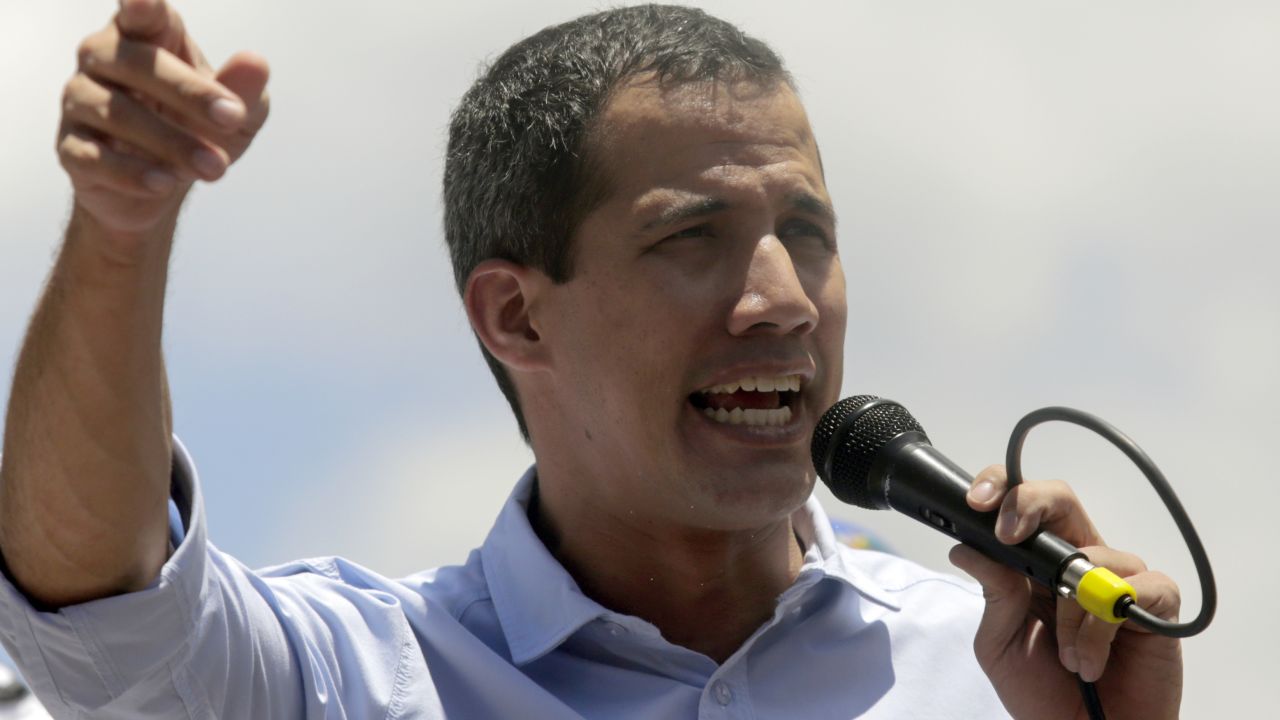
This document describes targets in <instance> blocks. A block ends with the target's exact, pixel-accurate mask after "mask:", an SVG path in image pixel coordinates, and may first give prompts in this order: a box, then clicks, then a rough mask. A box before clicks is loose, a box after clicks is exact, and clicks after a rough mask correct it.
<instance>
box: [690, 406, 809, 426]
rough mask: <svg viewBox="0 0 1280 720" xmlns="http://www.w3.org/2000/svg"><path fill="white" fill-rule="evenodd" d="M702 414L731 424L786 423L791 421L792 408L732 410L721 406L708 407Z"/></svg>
mask: <svg viewBox="0 0 1280 720" xmlns="http://www.w3.org/2000/svg"><path fill="white" fill-rule="evenodd" d="M702 414H704V415H706V416H707V417H709V418H711V419H712V420H715V421H716V422H722V423H729V424H730V425H786V424H787V423H788V422H791V408H789V407H780V408H778V409H777V410H757V409H751V410H743V409H742V408H734V409H733V411H732V412H730V411H728V410H725V409H724V408H720V409H719V410H712V409H711V408H707V409H705V410H703V411H702Z"/></svg>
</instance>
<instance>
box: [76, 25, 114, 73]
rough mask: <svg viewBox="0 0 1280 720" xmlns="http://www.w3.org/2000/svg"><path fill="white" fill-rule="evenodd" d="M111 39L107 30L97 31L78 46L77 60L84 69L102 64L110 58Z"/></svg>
mask: <svg viewBox="0 0 1280 720" xmlns="http://www.w3.org/2000/svg"><path fill="white" fill-rule="evenodd" d="M111 44H112V43H111V41H110V39H109V38H108V37H107V36H106V32H105V31H103V32H96V33H94V34H92V35H90V36H88V37H86V38H85V39H83V40H81V41H80V44H79V45H77V46H76V61H77V62H78V63H79V66H80V67H81V68H84V69H89V68H92V67H94V66H96V65H100V64H102V63H103V62H106V61H107V60H109V59H110V52H109V51H110V46H111Z"/></svg>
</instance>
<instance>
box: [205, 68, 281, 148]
mask: <svg viewBox="0 0 1280 720" xmlns="http://www.w3.org/2000/svg"><path fill="white" fill-rule="evenodd" d="M270 75H271V69H270V67H268V65H267V59H266V58H264V57H262V56H261V55H259V54H257V53H254V52H248V51H245V52H238V53H236V54H235V55H232V56H231V58H230V59H229V60H227V62H226V64H225V65H223V66H222V67H221V68H220V69H219V70H218V72H217V75H215V76H214V79H215V80H217V81H218V82H219V83H221V84H222V85H223V86H224V87H226V88H227V89H228V90H230V91H231V92H233V93H235V94H236V95H237V96H239V97H240V99H241V100H242V101H243V102H244V107H245V120H244V124H243V126H242V127H243V130H244V131H246V132H248V133H253V132H256V131H257V130H258V128H260V127H262V124H263V123H264V122H266V120H267V110H268V97H267V80H268V78H269V77H270Z"/></svg>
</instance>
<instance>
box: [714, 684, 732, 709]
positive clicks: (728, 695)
mask: <svg viewBox="0 0 1280 720" xmlns="http://www.w3.org/2000/svg"><path fill="white" fill-rule="evenodd" d="M715 693H716V702H718V703H720V704H721V705H728V704H729V703H731V702H733V691H732V690H730V689H729V686H728V685H725V684H724V683H723V682H719V681H717V682H716V687H715Z"/></svg>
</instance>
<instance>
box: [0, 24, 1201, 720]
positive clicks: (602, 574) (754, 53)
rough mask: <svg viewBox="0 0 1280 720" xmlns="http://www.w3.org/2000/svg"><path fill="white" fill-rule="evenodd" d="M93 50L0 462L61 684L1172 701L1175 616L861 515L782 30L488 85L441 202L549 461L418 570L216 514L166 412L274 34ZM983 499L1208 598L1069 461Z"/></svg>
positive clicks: (669, 35)
mask: <svg viewBox="0 0 1280 720" xmlns="http://www.w3.org/2000/svg"><path fill="white" fill-rule="evenodd" d="M80 60H81V62H80V71H79V73H78V74H77V75H76V76H75V77H74V78H73V79H72V80H71V81H70V82H69V83H68V86H67V92H66V99H65V105H64V123H63V127H62V132H61V136H60V141H59V149H60V153H61V156H62V159H63V162H64V164H65V165H66V166H67V169H68V172H69V173H70V175H71V177H72V180H73V183H74V185H75V189H76V208H75V211H74V214H73V218H72V222H71V226H70V227H69V229H68V232H67V239H66V243H65V245H64V248H63V250H62V253H61V254H60V256H59V259H58V264H57V267H56V268H55V271H54V274H53V276H52V278H51V280H50V284H49V288H48V289H47V291H46V293H45V296H44V298H43V299H42V301H41V305H40V308H39V309H38V310H37V313H36V316H35V318H34V319H33V322H32V327H31V330H30V332H29V335H28V338H27V341H26V344H25V346H24V349H23V352H22V355H21V357H20V361H19V366H18V370H17V373H16V375H15V385H14V391H13V395H12V400H11V406H10V414H9V419H8V423H7V430H6V432H7V436H6V439H5V455H4V458H3V466H0V472H2V480H3V482H0V551H2V552H3V556H4V559H5V561H6V568H5V569H6V578H7V581H6V582H5V583H3V585H2V586H0V603H3V607H4V610H3V613H2V615H3V618H4V620H3V622H2V625H3V627H2V628H0V636H2V637H3V640H4V642H5V644H6V646H7V647H9V648H10V650H11V652H12V653H13V654H14V656H15V657H16V658H17V659H18V661H19V662H20V663H21V664H22V665H23V667H24V669H25V671H26V673H27V674H28V677H29V678H31V680H32V683H33V685H34V686H35V689H36V691H37V692H38V693H39V694H40V696H41V697H42V699H43V700H44V701H45V702H46V703H48V704H49V706H50V707H51V709H52V710H53V711H54V713H55V714H56V715H67V716H73V715H76V714H81V715H88V716H93V717H139V716H149V717H237V718H238V717H300V716H305V717H357V718H371V717H390V718H402V717H441V716H445V715H449V716H452V717H464V718H473V717H475V718H479V717H532V718H560V717H579V716H585V717H607V718H631V717H634V718H641V717H644V718H654V717H662V718H665V717H692V716H695V715H696V716H699V717H704V716H705V717H753V716H758V717H802V718H811V717H812V718H819V717H831V718H837V717H855V716H865V717H904V716H932V717H994V716H1000V715H1002V714H1005V713H1006V711H1007V712H1008V713H1009V714H1012V715H1014V716H1016V717H1037V718H1039V717H1078V716H1080V715H1081V713H1082V709H1081V704H1080V700H1079V698H1078V696H1077V694H1076V687H1075V680H1074V678H1073V677H1072V675H1071V672H1069V671H1078V672H1079V673H1080V674H1081V676H1082V677H1084V678H1085V679H1088V680H1098V688H1099V692H1100V694H1101V696H1102V699H1103V702H1104V703H1105V704H1106V707H1107V709H1108V711H1109V712H1110V713H1111V714H1112V716H1113V717H1172V716H1175V715H1176V712H1177V704H1178V697H1179V692H1180V684H1181V662H1180V657H1179V647H1178V644H1177V643H1176V642H1175V641H1171V640H1167V639H1164V638H1159V637H1154V636H1150V635H1147V634H1144V633H1140V632H1137V631H1133V630H1130V629H1129V628H1124V629H1121V630H1120V631H1119V632H1117V631H1116V629H1115V628H1114V627H1112V626H1106V625H1103V624H1101V623H1098V622H1096V621H1094V620H1092V619H1088V618H1084V617H1083V616H1082V615H1081V613H1080V611H1079V610H1078V609H1077V608H1075V607H1074V606H1072V605H1070V604H1067V603H1063V604H1060V605H1059V606H1057V608H1056V609H1055V608H1054V607H1053V605H1052V599H1051V598H1046V597H1042V596H1040V595H1036V594H1033V593H1032V592H1031V590H1030V588H1029V587H1028V586H1027V583H1026V582H1025V581H1024V580H1023V579H1022V578H1020V577H1019V576H1018V575H1016V574H1014V573H1012V572H1010V571H1007V570H1005V569H1003V568H1000V567H999V566H996V565H994V564H993V563H991V562H989V561H986V560H984V559H982V558H981V557H979V556H977V555H976V554H974V553H972V552H969V551H966V550H964V549H959V550H957V551H956V552H955V553H954V560H955V561H956V562H957V564H958V565H960V566H961V567H963V568H965V569H966V570H968V571H969V572H971V573H973V574H974V575H975V576H976V577H978V579H979V580H980V581H981V582H982V583H983V585H984V592H983V593H982V595H985V597H986V609H985V611H984V610H982V609H981V607H980V606H981V604H982V602H981V599H980V598H981V596H982V595H979V593H977V592H976V591H975V590H974V589H973V588H972V587H971V586H970V585H968V584H967V583H964V582H961V581H957V580H954V579H952V578H948V577H946V576H942V575H938V574H935V573H931V572H928V571H925V570H923V569H921V568H918V567H916V566H914V565H912V564H910V563H907V562H905V561H902V560H898V559H895V558H891V557H887V556H883V555H879V554H875V553H859V552H854V551H850V550H847V549H841V548H839V547H837V546H836V544H835V543H834V542H833V541H832V538H831V533H830V531H829V528H828V525H827V523H826V520H825V516H824V515H823V514H822V511H821V508H819V507H818V506H817V504H816V503H815V502H813V501H812V500H809V499H808V498H809V496H810V493H811V491H812V487H813V482H814V478H813V472H812V469H811V467H810V466H809V460H808V437H809V433H810V430H811V428H812V426H813V424H814V423H815V422H816V420H817V418H818V416H819V415H820V414H821V412H822V411H823V410H825V409H826V407H827V406H828V405H830V404H831V403H832V402H833V401H834V400H835V399H836V395H837V393H838V392H839V388H840V379H841V366H842V358H841V353H842V347H843V342H844V326H845V311H846V307H845V294H844V277H843V270H842V268H841V266H840V260H839V256H838V254H837V251H836V248H837V246H836V238H835V213H834V210H833V209H832V207H831V202H830V198H829V196H828V194H827V191H826V186H825V180H824V177H823V172H822V165H821V161H820V158H819V154H818V146H817V144H816V141H815V139H814V138H813V135H812V132H811V130H810V129H809V125H808V121H807V119H806V117H805V114H804V110H803V107H802V106H801V104H800V102H799V100H798V98H797V96H796V94H795V92H794V90H793V88H792V87H791V84H790V82H789V79H788V76H787V74H786V72H785V70H784V69H783V67H782V65H781V62H780V60H779V59H778V58H777V57H776V56H775V55H774V54H773V53H772V51H770V50H769V49H768V48H767V47H766V46H765V45H763V44H762V43H760V42H759V41H756V40H754V39H752V38H748V37H745V36H743V35H742V34H741V32H740V31H738V30H736V29H735V28H733V27H732V26H729V25H727V24H726V23H723V22H721V21H718V20H715V19H714V18H710V17H707V16H706V15H705V14H703V13H701V12H698V11H691V10H687V9H683V8H657V7H641V8H631V9H624V10H618V11H610V12H606V13H600V14H597V15H592V16H588V17H584V18H580V19H579V20H576V21H573V22H571V23H566V24H564V25H560V26H556V27H553V28H548V29H547V30H544V31H543V32H541V33H538V34H536V35H534V36H533V37H531V38H529V39H527V40H525V41H523V42H521V43H518V44H517V45H516V46H514V47H512V48H511V49H510V50H508V51H507V52H506V53H505V54H504V55H503V56H502V57H500V58H499V59H498V60H497V61H496V62H495V63H494V65H493V66H492V67H491V68H490V69H489V70H488V72H487V73H486V74H485V76H484V77H483V78H481V79H480V80H479V81H477V83H476V84H475V86H473V88H472V89H471V91H470V92H468V94H467V96H466V97H465V98H464V99H463V101H462V103H461V105H460V107H459V109H458V110H457V112H456V113H455V116H454V121H453V124H452V127H451V132H450V142H449V155H448V161H447V167H446V177H445V203H446V226H447V227H446V235H447V237H448V240H449V244H450V250H451V254H452V256H453V261H454V268H455V272H456V275H457V279H458V285H459V290H460V291H461V292H462V294H463V298H464V304H465V306H466V309H467V314H468V317H469V319H470V321H471V323H472V327H473V328H474V330H475V333H476V335H477V337H478V339H479V340H480V342H481V345H482V350H483V352H484V354H485V357H486V359H487V360H488V361H489V362H490V365H491V367H492V368H493V370H494V373H495V375H496V377H497V378H498V381H499V384H500V386H501V387H502V389H503V391H504V393H505V394H506V395H507V397H508V399H509V400H510V401H511V404H512V407H513V410H514V411H515V412H516V415H517V418H518V420H519V423H520V427H521V430H522V432H524V434H525V436H526V438H527V439H528V441H529V443H530V445H531V446H532V448H533V450H534V454H535V457H536V459H537V465H536V467H535V468H533V469H531V470H530V472H529V473H527V474H526V475H525V477H524V478H522V479H521V480H520V482H519V483H517V486H516V488H515V490H514V492H513V494H512V498H511V500H510V501H509V502H508V504H507V505H506V506H505V508H504V509H503V511H502V514H501V516H500V518H499V520H498V522H497V524H496V525H495V527H494V529H493V530H492V531H491V533H490V535H489V538H488V539H487V540H486V542H485V544H484V546H483V547H482V548H481V549H480V550H478V551H477V552H476V553H473V554H472V556H471V557H470V558H469V559H468V561H467V563H466V564H465V565H463V566H458V567H451V568H444V569H441V570H438V571H430V572H426V573H422V574H420V575H416V576H413V577H410V578H407V579H404V580H399V581H392V580H388V579H386V578H383V577H380V576H378V575H376V574H375V573H373V572H371V571H369V570H366V569H364V568H360V567H358V566H355V565H353V564H351V563H348V562H346V561H343V560H340V559H328V560H321V561H308V562H299V563H293V564H290V565H287V566H283V567H280V568H275V569H271V570H268V571H263V572H260V573H252V572H249V571H248V570H246V569H245V568H243V567H242V566H240V565H239V564H238V563H236V562H235V561H234V560H233V559H232V558H229V557H227V556H226V555H224V554H222V553H220V552H218V551H217V550H216V549H214V548H213V547H212V546H210V545H209V544H208V542H207V538H206V536H205V529H204V522H203V518H202V507H201V502H200V495H199V485H198V483H197V481H196V477H195V472H194V469H193V467H192V465H191V462H190V459H189V458H188V457H187V456H186V453H185V452H184V451H183V450H182V449H181V446H180V445H177V444H176V443H174V442H173V441H171V439H170V437H171V435H170V429H171V422H170V420H169V405H168V400H167V394H166V390H165V381H164V370H163V362H162V359H161V355H160V343H159V340H160V327H161V317H162V310H163V294H164V286H165V280H166V269H167V260H168V254H169V248H170V243H171V242H172V237H173V231H174V227H175V226H176V221H177V220H176V219H177V214H178V209H179V207H180V205H181V202H182V199H183V197H184V195H185V193H186V191H187V190H188V188H189V187H190V185H191V183H192V182H193V181H194V180H196V179H203V180H216V179H217V178H218V177H220V176H221V175H222V174H223V173H224V172H225V171H226V169H227V167H228V166H229V165H230V164H231V163H232V162H234V161H235V159H236V158H238V157H239V156H240V155H241V154H242V153H243V152H244V151H245V150H246V148H247V146H248V144H249V142H250V141H251V140H252V139H253V136H254V134H255V132H256V131H257V129H258V128H259V127H261V125H262V123H263V121H264V120H265V118H266V114H267V98H266V94H265V87H266V78H267V69H266V64H265V62H264V61H263V60H262V59H261V58H259V57H256V56H254V55H251V54H242V55H237V56H235V57H233V58H232V59H231V60H230V61H229V62H228V63H227V64H226V65H224V66H223V67H222V68H221V69H220V70H217V71H215V70H213V69H212V68H211V67H210V66H209V65H208V64H207V62H205V60H204V59H203V57H202V56H201V55H200V52H199V50H198V49H197V48H196V46H195V44H194V42H193V41H192V39H191V37H190V36H189V35H188V34H187V32H186V30H185V29H184V27H183V26H182V23H181V19H180V18H179V16H178V15H177V13H176V12H174V11H173V10H172V9H171V8H169V7H168V6H167V5H166V4H165V3H163V2H162V1H161V0H137V1H135V0H128V1H126V2H123V3H122V7H121V10H120V12H119V13H118V14H117V16H116V17H115V18H114V19H113V21H112V22H111V23H110V24H109V25H108V26H107V28H106V29H104V30H103V31H102V32H100V33H97V34H95V35H93V36H91V37H90V38H88V39H87V40H86V41H85V43H84V44H83V46H82V48H81V53H80ZM171 498H172V500H173V501H174V503H175V505H176V507H177V510H178V513H177V514H178V515H179V516H180V517H179V518H178V519H177V520H176V521H175V522H172V523H171V522H170V521H169V517H168V515H167V513H166V508H167V507H168V501H169V500H170V499H171ZM970 502H971V503H972V504H973V505H974V506H975V507H977V508H980V509H995V508H997V507H1000V508H1002V516H1001V525H1000V536H1001V539H1003V540H1005V541H1008V542H1016V541H1018V540H1020V539H1021V538H1023V537H1026V535H1027V534H1029V533H1030V532H1031V531H1032V530H1034V528H1035V527H1037V526H1039V525H1044V526H1047V527H1049V528H1051V529H1053V530H1054V531H1055V532H1058V533H1059V534H1060V535H1063V536H1064V537H1066V538H1067V539H1068V540H1070V541H1073V542H1075V543H1076V544H1078V545H1081V546H1085V547H1086V548H1088V552H1089V553H1090V555H1091V556H1092V557H1093V559H1094V561H1095V562H1099V563H1101V564H1105V565H1108V566H1110V567H1112V568H1113V569H1115V570H1117V571H1119V572H1120V574H1122V575H1125V576H1128V577H1129V579H1130V582H1131V583H1133V584H1134V585H1135V586H1136V587H1137V589H1138V592H1139V596H1140V598H1141V602H1142V603H1143V604H1144V605H1145V606H1147V607H1149V608H1151V609H1152V610H1153V611H1154V612H1157V613H1159V614H1162V615H1165V616H1172V615H1173V614H1174V613H1176V611H1177V604H1178V593H1177V589H1176V587H1175V586H1174V585H1173V584H1172V583H1171V582H1170V581H1168V579H1167V578H1164V577H1163V576H1161V575H1159V574H1157V573H1151V572H1148V571H1146V569H1145V567H1143V566H1142V564H1141V561H1140V560H1138V559H1137V558H1134V557H1132V556H1130V555H1127V554H1124V553H1120V552H1117V551H1114V550H1111V549H1108V548H1106V547H1104V546H1102V543H1101V540H1100V538H1099V537H1098V535H1097V533H1096V531H1095V530H1094V529H1093V527H1092V525H1091V524H1090V523H1089V520H1088V518H1087V516H1086V515H1085V513H1084V511H1083V509H1082V508H1080V506H1079V503H1078V502H1077V501H1076V500H1075V499H1074V497H1073V496H1072V495H1071V493H1070V491H1069V490H1068V489H1067V488H1066V487H1065V486H1063V485H1061V484H1056V483H1031V484H1027V485H1023V486H1021V487H1019V488H1018V489H1017V490H1016V491H1014V492H1010V493H1006V492H1005V487H1004V475H1003V472H1002V470H1001V469H1000V468H998V467H992V468H989V469H987V470H986V471H984V472H983V473H982V474H981V475H980V480H979V482H977V483H975V487H974V490H973V492H972V493H971V495H970ZM975 634H976V641H975V640H974V638H975ZM972 649H976V650H977V658H976V660H977V662H975V658H974V655H973V652H972ZM1064 666H1065V669H1064ZM1104 669H1105V670H1106V672H1105V674H1104ZM983 672H985V674H986V676H985V677H984V675H983Z"/></svg>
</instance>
